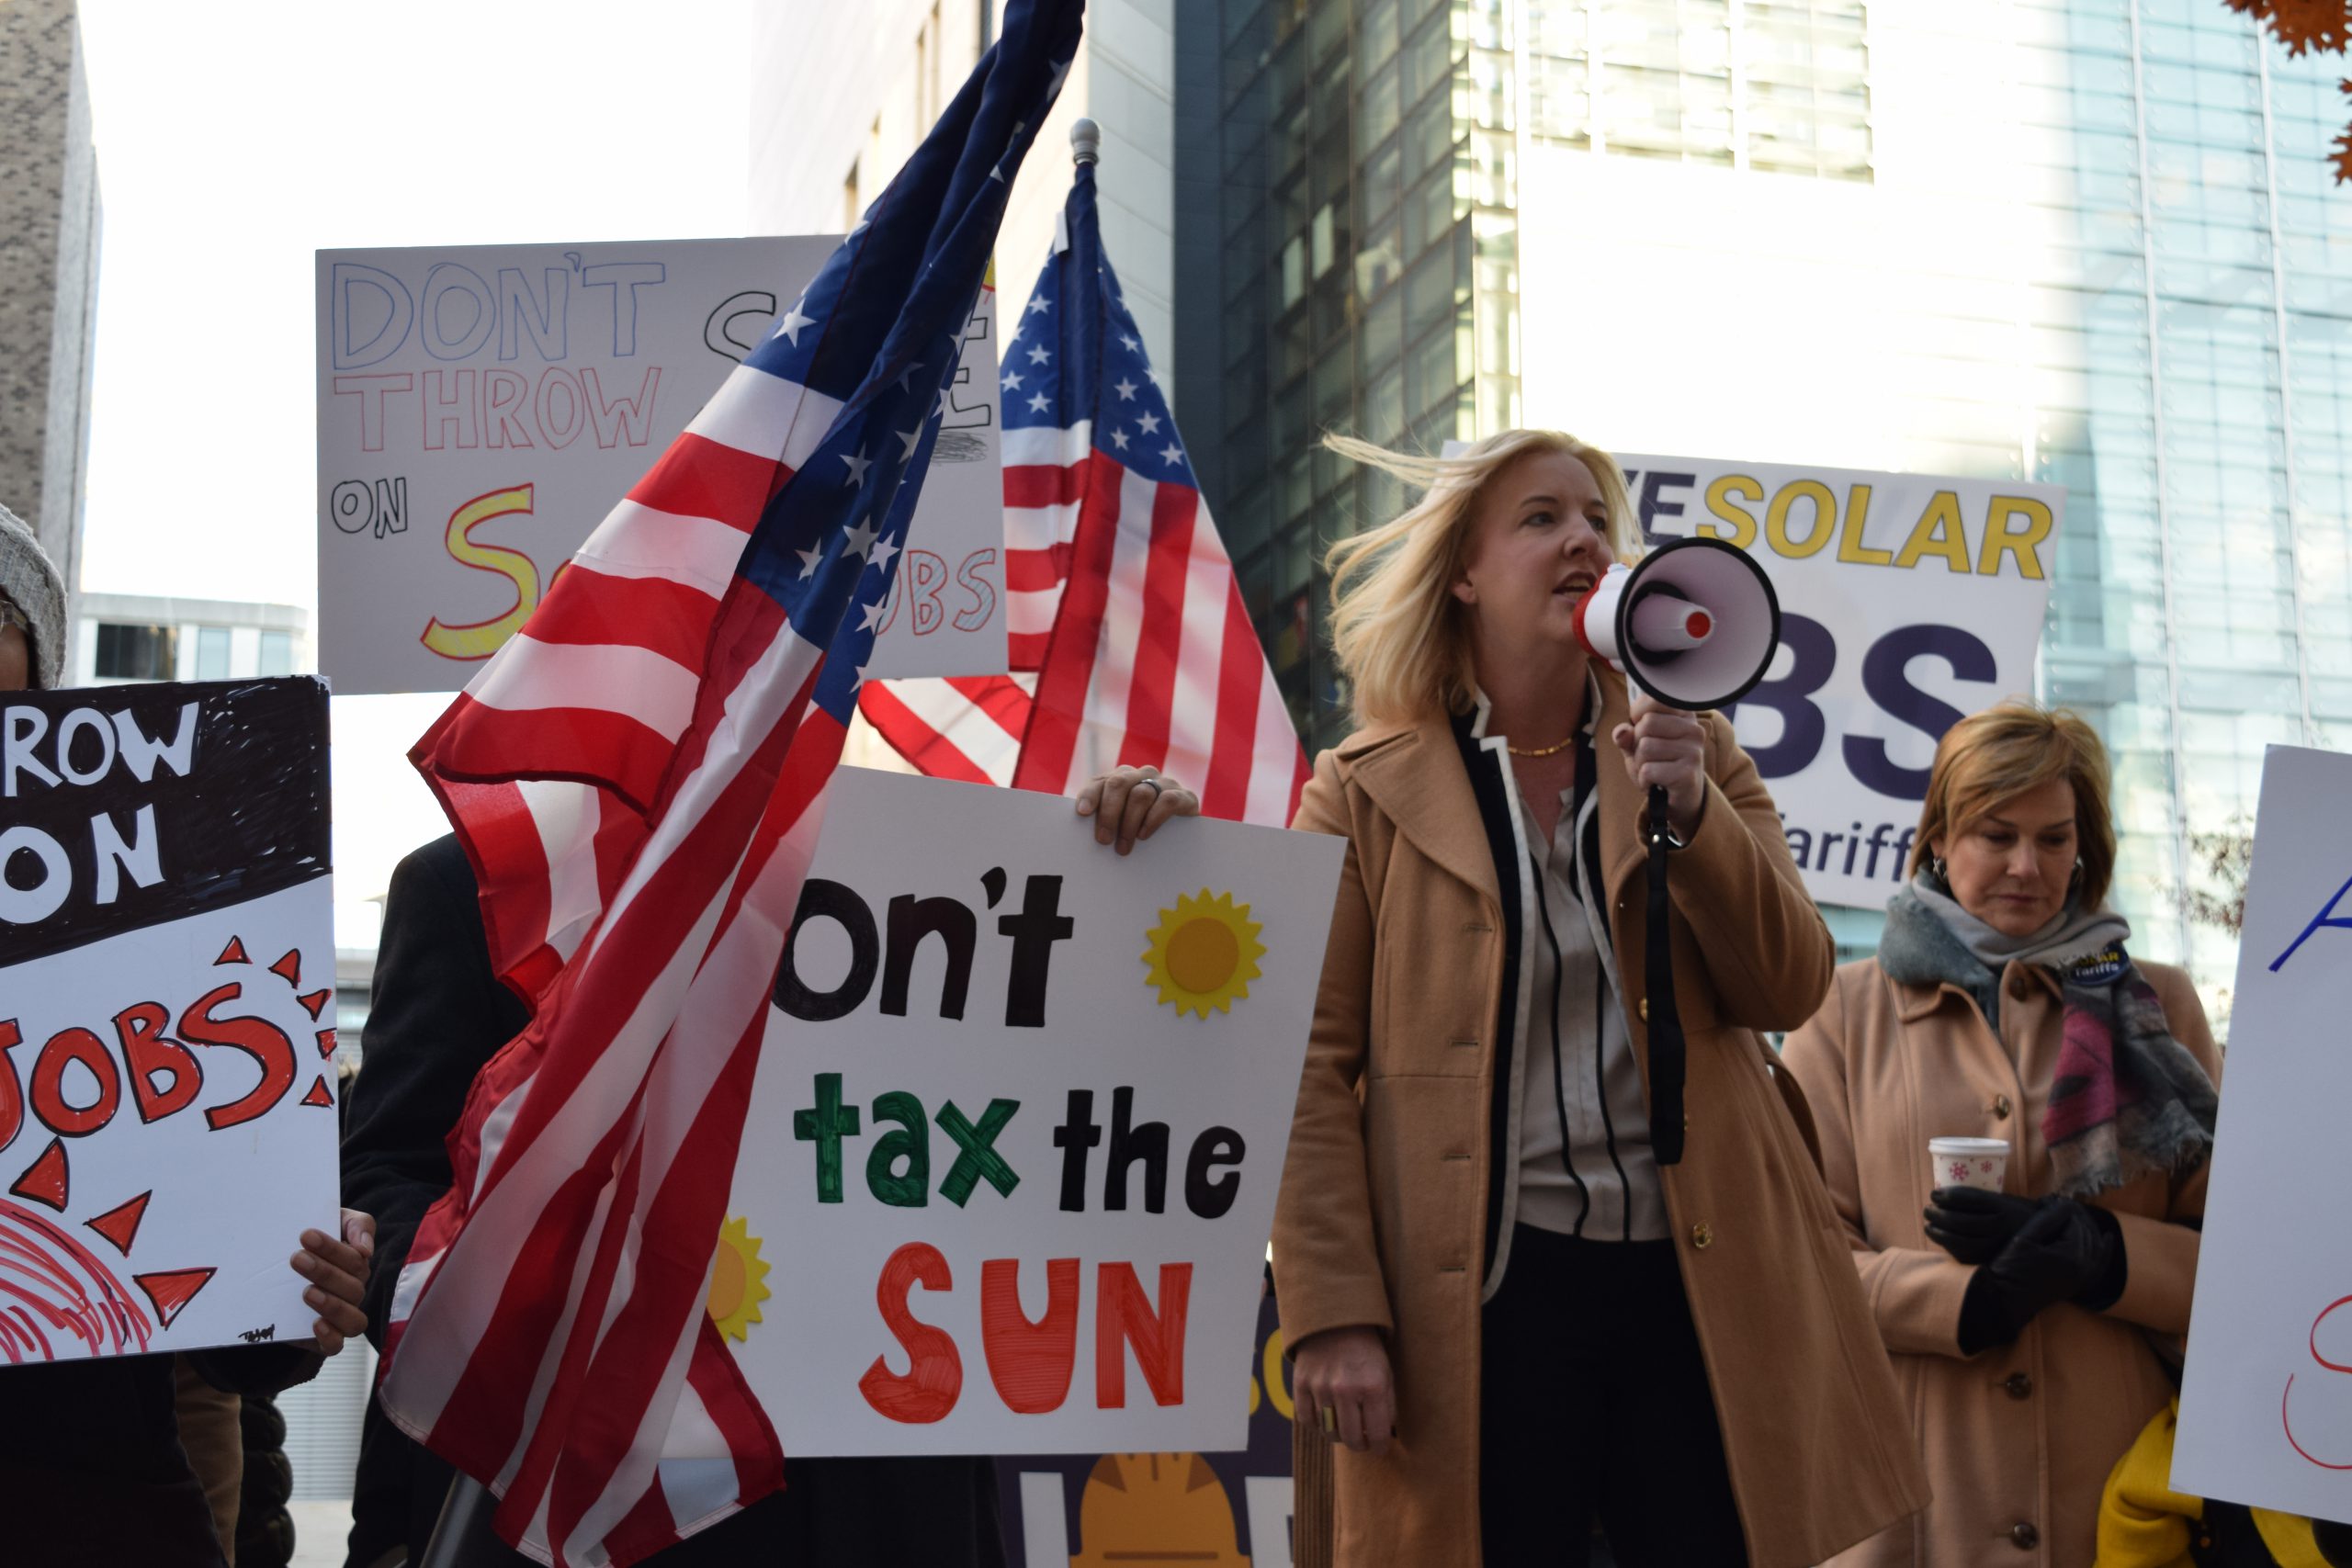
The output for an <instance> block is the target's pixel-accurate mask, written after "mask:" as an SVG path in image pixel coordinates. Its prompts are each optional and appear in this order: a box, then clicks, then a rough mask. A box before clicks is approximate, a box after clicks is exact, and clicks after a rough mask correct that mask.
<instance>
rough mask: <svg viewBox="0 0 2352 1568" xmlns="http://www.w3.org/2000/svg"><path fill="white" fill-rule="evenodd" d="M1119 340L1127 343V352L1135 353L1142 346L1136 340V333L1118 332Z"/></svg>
mask: <svg viewBox="0 0 2352 1568" xmlns="http://www.w3.org/2000/svg"><path fill="white" fill-rule="evenodd" d="M1119 341H1120V342H1121V343H1123V344H1126V345H1127V352H1128V353H1129V354H1135V353H1137V352H1139V351H1140V350H1141V349H1142V347H1143V344H1140V343H1138V342H1136V334H1135V333H1120V334H1119Z"/></svg>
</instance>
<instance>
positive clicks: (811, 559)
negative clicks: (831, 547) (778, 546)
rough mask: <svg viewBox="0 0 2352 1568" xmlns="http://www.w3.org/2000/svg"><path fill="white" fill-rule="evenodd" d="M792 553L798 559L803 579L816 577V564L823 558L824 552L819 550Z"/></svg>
mask: <svg viewBox="0 0 2352 1568" xmlns="http://www.w3.org/2000/svg"><path fill="white" fill-rule="evenodd" d="M793 553H794V554H795V555H797V556H798V557H799V558H800V575H801V576H802V577H803V578H809V577H814V576H816V575H817V563H818V562H820V561H821V560H823V559H824V558H825V552H824V551H822V550H820V549H807V550H796V551H794V552H793Z"/></svg>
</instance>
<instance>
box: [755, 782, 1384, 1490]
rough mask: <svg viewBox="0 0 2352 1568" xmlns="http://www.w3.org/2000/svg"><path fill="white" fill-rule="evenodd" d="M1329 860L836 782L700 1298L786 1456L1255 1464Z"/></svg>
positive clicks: (1052, 806)
mask: <svg viewBox="0 0 2352 1568" xmlns="http://www.w3.org/2000/svg"><path fill="white" fill-rule="evenodd" d="M1342 852H1343V846H1342V844H1341V843H1340V840H1337V839H1332V838H1327V837H1321V836H1317V835H1314V834H1307V833H1287V832H1283V831H1279V830H1276V829H1263V828H1248V827H1242V826H1239V825H1236V824H1229V823H1222V822H1211V821H1208V820H1206V819H1202V818H1194V819H1188V820H1181V821H1177V822H1173V823H1170V825H1169V826H1168V827H1167V828H1166V829H1162V830H1161V831H1160V833H1159V834H1158V835H1157V836H1156V837H1155V838H1154V840H1153V841H1152V842H1151V843H1150V844H1149V845H1148V846H1146V847H1145V848H1144V849H1143V850H1142V851H1140V852H1137V853H1136V854H1134V855H1132V856H1127V857H1124V858H1123V857H1121V856H1118V855H1116V854H1114V853H1113V852H1110V851H1109V850H1107V849H1105V848H1103V847H1102V846H1099V845H1097V844H1096V843H1095V842H1094V841H1093V836H1092V834H1091V833H1090V832H1087V831H1085V830H1084V829H1082V827H1081V825H1080V823H1078V822H1077V821H1075V820H1074V819H1073V818H1072V816H1071V812H1070V806H1069V801H1067V800H1064V799H1061V798H1059V797H1058V796H1050V795H1033V794H1027V793H1023V792H1018V791H1013V790H1001V789H986V788H979V787H976V786H973V785H969V784H949V783H944V782H941V781H938V780H933V779H920V778H910V777H906V776H902V775H897V774H887V773H863V772H860V771H858V770H854V769H844V770H842V773H841V774H840V775H839V776H838V777H837V778H836V780H835V782H834V784H833V787H832V789H831V793H830V802H829V805H828V807H827V812H826V819H825V826H824V833H823V836H822V838H821V839H820V841H819V845H818V851H817V856H816V861H815V863H814V864H813V865H812V867H811V868H810V871H809V882H808V891H807V894H806V896H805V897H803V899H802V901H801V906H800V911H799V914H798V917H797V921H796V924H795V928H794V934H793V937H792V939H791V942H790V944H789V945H788V946H787V948H786V955H785V960H784V963H783V965H782V967H781V968H780V969H779V971H778V974H777V978H776V991H775V998H776V1006H775V1009H774V1010H773V1011H772V1012H771V1014H770V1020H769V1028H768V1034H767V1041H766V1044H765V1046H764V1048H763V1054H762V1055H761V1058H760V1066H759V1077H758V1082H757V1084H756V1086H755V1088H754V1089H753V1095H752V1111H751V1117H750V1121H749V1123H748V1125H749V1126H750V1127H751V1128H752V1129H753V1131H752V1133H751V1134H747V1136H746V1138H745V1140H744V1146H743V1150H742V1155H741V1162H740V1164H739V1166H738V1168H737V1170H736V1177H735V1184H734V1192H733V1197H732V1200H731V1205H730V1210H729V1215H730V1217H729V1220H728V1222H727V1228H726V1231H725V1234H724V1235H722V1237H721V1240H720V1244H719V1252H718V1258H717V1263H716V1266H715V1269H714V1272H713V1278H712V1283H711V1290H710V1303H709V1305H710V1311H711V1314H712V1316H713V1318H714V1319H715V1320H716V1321H717V1322H718V1325H719V1326H720V1328H721V1329H722V1331H723V1332H725V1333H726V1334H727V1335H728V1336H729V1344H730V1346H731V1347H732V1348H733V1349H734V1353H735V1355H736V1358H737V1359H738V1362H739V1363H740V1364H741V1367H742V1368H743V1370H744V1372H745V1375H746V1377H747V1378H748V1380H749V1381H750V1382H751V1385H752V1389H753V1390H754V1391H755V1392H756V1393H757V1394H758V1395H759V1397H760V1400H761V1402H762V1404H763V1405H764V1406H765V1408H766V1410H767V1412H768V1415H769V1418H770V1419H771V1420H773V1421H774V1422H775V1426H776V1430H777V1433H778V1435H779V1436H780V1437H781V1438H783V1440H784V1447H785V1451H786V1452H787V1453H797V1454H885V1453H899V1454H914V1453H933V1454H966V1453H1044V1452H1081V1453H1104V1452H1125V1451H1137V1450H1143V1451H1150V1450H1167V1451H1183V1450H1223V1449H1234V1448H1238V1447H1240V1446H1242V1442H1243V1438H1244V1435H1245V1428H1246V1426H1247V1419H1248V1412H1247V1409H1246V1407H1245V1405H1244V1404H1243V1402H1242V1400H1241V1399H1240V1398H1239V1397H1238V1396H1239V1393H1240V1390H1239V1388H1238V1376H1237V1368H1238V1364H1239V1362H1240V1359H1241V1358H1242V1357H1243V1356H1244V1355H1246V1354H1247V1353H1248V1351H1249V1347H1250V1343H1251V1325H1252V1324H1253V1323H1254V1322H1255V1321H1256V1319H1257V1315H1258V1302H1259V1294H1260V1288H1261V1282H1262V1280H1263V1278H1264V1269H1265V1247H1266V1237H1267V1235H1268V1233H1269V1231H1270V1230H1271V1228H1272V1218H1273V1203H1274V1189H1275V1185H1276V1183H1277V1182H1278V1180H1279V1179H1280V1178H1281V1174H1282V1163H1283V1149H1284V1147H1285V1145H1287V1143H1288V1140H1289V1136H1290V1117H1291V1109H1292V1105H1293V1103H1294V1102H1295V1100H1296V1098H1297V1093H1298V1076H1299V1068H1300V1065H1301V1063H1302V1061H1303V1060H1304V1058H1305V1054H1306V1035H1307V1028H1308V1023H1309V1021H1310V1019H1311V1017H1312V1015H1313V1010H1314V1000H1315V990H1316V986H1317V980H1318V978H1319V977H1320V975H1321V971H1322V964H1323V943H1324V939H1325V935H1326V933H1327V931H1329V925H1330V918H1331V898H1332V894H1333V890H1334V888H1335V887H1336V886H1337V883H1338V879H1339V872H1340V858H1341V854H1342Z"/></svg>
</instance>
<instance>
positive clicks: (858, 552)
mask: <svg viewBox="0 0 2352 1568" xmlns="http://www.w3.org/2000/svg"><path fill="white" fill-rule="evenodd" d="M873 521H874V520H873V519H872V518H870V517H861V518H859V519H858V520H857V526H856V527H854V528H852V529H851V530H850V531H849V537H848V538H847V539H846V540H845V541H843V545H842V552H843V553H844V554H846V555H853V556H863V555H867V554H869V553H870V552H871V551H872V550H873V548H874V541H875V540H876V538H877V537H879V536H880V532H881V531H880V530H879V529H877V528H876V527H874V526H873Z"/></svg>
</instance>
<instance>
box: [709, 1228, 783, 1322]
mask: <svg viewBox="0 0 2352 1568" xmlns="http://www.w3.org/2000/svg"><path fill="white" fill-rule="evenodd" d="M767 1277H768V1265H767V1260H766V1259H765V1258H762V1257H761V1256H760V1238H759V1237H758V1236H755V1235H752V1222H751V1221H749V1220H747V1219H745V1218H743V1217H742V1216H741V1215H737V1216H736V1217H735V1218H733V1219H731V1220H729V1221H728V1222H727V1223H726V1224H723V1225H721V1226H720V1227H719V1228H718V1257H717V1258H714V1259H713V1260H712V1263H711V1269H710V1300H709V1301H708V1302H707V1303H705V1304H706V1309H707V1311H708V1312H709V1314H710V1321H711V1322H713V1323H714V1324H717V1325H718V1332H719V1333H721V1334H723V1335H726V1336H727V1337H729V1338H730V1339H748V1338H750V1337H751V1334H752V1325H753V1324H755V1323H757V1322H759V1321H760V1303H762V1302H763V1301H765V1300H767V1299H768V1297H769V1296H771V1295H773V1294H774V1293H775V1292H772V1291H770V1290H769V1289H768V1288H767V1286H766V1284H765V1283H763V1281H764V1280H766V1279H767Z"/></svg>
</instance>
